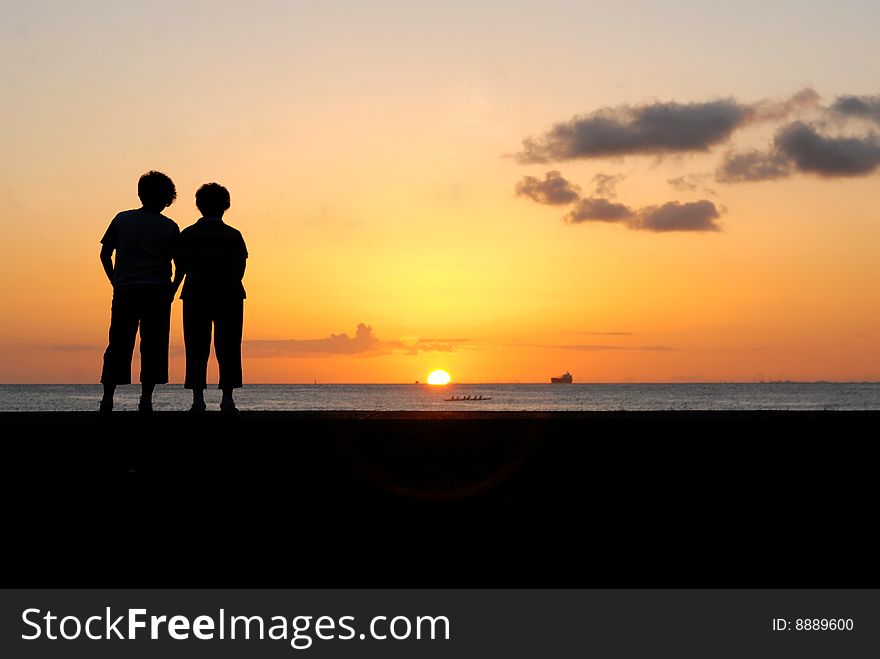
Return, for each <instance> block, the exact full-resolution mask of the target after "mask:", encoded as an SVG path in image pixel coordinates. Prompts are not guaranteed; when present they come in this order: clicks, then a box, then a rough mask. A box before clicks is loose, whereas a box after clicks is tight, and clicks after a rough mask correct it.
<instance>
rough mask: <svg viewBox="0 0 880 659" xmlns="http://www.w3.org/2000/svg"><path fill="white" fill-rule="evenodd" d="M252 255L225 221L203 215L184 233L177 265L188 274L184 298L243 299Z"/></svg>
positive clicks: (238, 235) (238, 233)
mask: <svg viewBox="0 0 880 659" xmlns="http://www.w3.org/2000/svg"><path fill="white" fill-rule="evenodd" d="M247 257H248V252H247V247H246V246H245V244H244V238H243V237H242V235H241V233H240V232H239V231H238V229H235V228H233V227H231V226H229V225H228V224H226V223H225V222H223V220H220V219H217V218H204V217H203V218H201V219H200V220H199V221H198V222H196V223H195V224H193V225H191V226H188V227H187V228H186V229H184V230H183V231H181V232H180V243H179V249H178V252H177V267H178V268H179V269H180V270H181V271H182V272H184V273H185V274H186V281H184V284H183V291H182V292H181V294H180V299H182V300H194V299H210V300H219V299H225V300H235V299H237V300H243V299H245V297H247V295H246V294H245V291H244V286H243V285H242V283H241V279H242V275H243V274H244V268H245V262H246V259H247Z"/></svg>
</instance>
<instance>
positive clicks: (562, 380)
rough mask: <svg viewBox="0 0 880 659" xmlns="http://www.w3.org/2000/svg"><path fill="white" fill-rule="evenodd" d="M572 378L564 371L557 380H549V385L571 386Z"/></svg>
mask: <svg viewBox="0 0 880 659" xmlns="http://www.w3.org/2000/svg"><path fill="white" fill-rule="evenodd" d="M571 382H572V378H571V373H569V372H568V371H566V372H565V373H564V374H563V375H560V376H559V377H558V378H550V384H571Z"/></svg>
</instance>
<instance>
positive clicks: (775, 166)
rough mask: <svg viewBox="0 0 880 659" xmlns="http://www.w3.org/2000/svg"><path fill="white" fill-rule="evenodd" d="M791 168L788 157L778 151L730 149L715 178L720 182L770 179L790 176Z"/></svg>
mask: <svg viewBox="0 0 880 659" xmlns="http://www.w3.org/2000/svg"><path fill="white" fill-rule="evenodd" d="M791 169H792V168H791V163H790V162H789V160H788V158H787V157H785V155H784V154H782V153H779V152H777V151H758V150H757V149H751V150H749V151H743V152H741V153H735V152H733V151H729V152H728V153H726V154H725V155H724V159H723V160H722V161H721V165H720V166H719V167H718V170H717V171H716V172H715V180H716V181H718V182H719V183H739V182H742V181H770V180H773V179H777V178H785V177H786V176H789V175H790V174H791Z"/></svg>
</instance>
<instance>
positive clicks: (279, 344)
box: [245, 323, 382, 357]
mask: <svg viewBox="0 0 880 659" xmlns="http://www.w3.org/2000/svg"><path fill="white" fill-rule="evenodd" d="M245 346H246V347H247V348H248V351H249V352H250V353H253V356H268V357H281V356H285V355H288V356H296V355H320V354H330V355H356V354H359V353H369V352H377V351H379V350H381V347H382V342H381V341H380V340H379V339H378V338H376V336H375V334H373V328H372V327H370V326H369V325H365V324H364V323H360V324H359V325H358V326H357V330H356V332H355V335H354V336H353V337H351V336H349V335H348V334H346V333H344V332H343V333H342V334H331V335H330V336H328V337H326V338H323V339H286V340H279V341H272V340H251V341H246V342H245Z"/></svg>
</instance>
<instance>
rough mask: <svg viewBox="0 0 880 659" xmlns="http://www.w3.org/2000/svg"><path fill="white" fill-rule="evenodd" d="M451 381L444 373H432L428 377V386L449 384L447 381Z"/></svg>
mask: <svg viewBox="0 0 880 659" xmlns="http://www.w3.org/2000/svg"><path fill="white" fill-rule="evenodd" d="M450 380H452V378H451V377H449V373H447V372H446V371H433V372H432V373H431V374H430V375H429V376H428V384H449V381H450Z"/></svg>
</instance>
